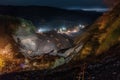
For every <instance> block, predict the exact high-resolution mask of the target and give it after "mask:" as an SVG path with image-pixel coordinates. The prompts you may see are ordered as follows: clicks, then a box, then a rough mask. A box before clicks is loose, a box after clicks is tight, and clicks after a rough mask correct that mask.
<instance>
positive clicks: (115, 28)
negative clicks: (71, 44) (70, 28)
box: [75, 4, 120, 58]
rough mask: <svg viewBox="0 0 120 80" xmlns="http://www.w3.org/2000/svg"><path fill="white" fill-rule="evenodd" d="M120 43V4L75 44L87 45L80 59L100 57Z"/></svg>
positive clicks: (81, 52) (79, 37)
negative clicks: (93, 56) (92, 56)
mask: <svg viewBox="0 0 120 80" xmlns="http://www.w3.org/2000/svg"><path fill="white" fill-rule="evenodd" d="M119 42H120V4H118V5H116V6H115V7H114V8H113V9H112V10H110V11H108V12H106V13H104V14H103V16H101V17H100V18H99V19H98V20H97V21H96V22H95V23H94V24H93V25H91V26H90V28H89V29H88V30H87V31H86V32H84V33H83V34H82V35H81V36H78V37H77V38H76V39H75V44H80V43H85V45H84V47H83V48H82V50H80V51H79V58H80V57H81V58H84V57H86V56H90V55H99V54H101V53H103V52H105V51H107V50H108V49H109V48H110V47H112V46H113V45H115V44H117V43H119Z"/></svg>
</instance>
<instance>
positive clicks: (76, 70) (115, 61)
mask: <svg viewBox="0 0 120 80" xmlns="http://www.w3.org/2000/svg"><path fill="white" fill-rule="evenodd" d="M94 60H99V61H95V62H88V61H84V63H81V62H77V63H76V64H75V63H74V64H72V63H70V64H69V65H64V66H62V67H58V68H56V69H53V70H44V71H37V70H36V71H26V72H18V73H10V74H5V75H1V76H0V80H33V79H34V80H120V45H116V46H114V47H112V48H111V49H110V50H109V51H107V52H105V54H102V55H101V56H98V57H97V59H94Z"/></svg>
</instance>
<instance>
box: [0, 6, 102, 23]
mask: <svg viewBox="0 0 120 80" xmlns="http://www.w3.org/2000/svg"><path fill="white" fill-rule="evenodd" d="M0 14H1V15H10V16H17V17H22V18H25V19H28V20H31V21H32V22H33V23H34V24H35V25H39V24H38V23H40V22H49V21H51V20H52V21H54V20H61V21H62V20H66V21H72V22H76V23H79V22H81V23H85V24H91V23H92V22H93V21H95V20H96V19H97V18H98V17H99V16H100V15H101V14H102V12H94V11H82V10H79V11H74V10H66V9H60V8H54V7H47V6H0Z"/></svg>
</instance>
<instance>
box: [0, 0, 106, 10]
mask: <svg viewBox="0 0 120 80" xmlns="http://www.w3.org/2000/svg"><path fill="white" fill-rule="evenodd" d="M0 5H40V6H51V7H59V8H66V9H86V10H87V9H105V8H106V6H105V4H104V3H103V0H0Z"/></svg>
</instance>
